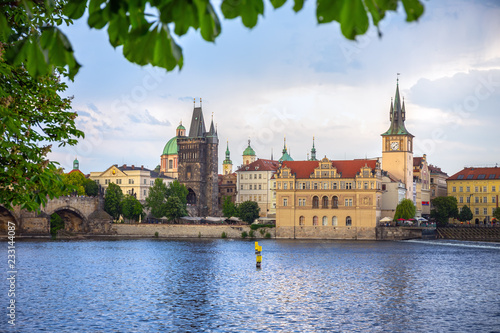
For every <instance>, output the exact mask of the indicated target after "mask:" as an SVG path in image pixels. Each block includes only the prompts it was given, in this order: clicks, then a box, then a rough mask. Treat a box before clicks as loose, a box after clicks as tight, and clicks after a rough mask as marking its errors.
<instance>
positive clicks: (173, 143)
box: [162, 125, 182, 155]
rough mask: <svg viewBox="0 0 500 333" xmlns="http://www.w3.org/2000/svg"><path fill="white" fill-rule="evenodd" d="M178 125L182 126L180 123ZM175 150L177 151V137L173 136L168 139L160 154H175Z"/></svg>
mask: <svg viewBox="0 0 500 333" xmlns="http://www.w3.org/2000/svg"><path fill="white" fill-rule="evenodd" d="M180 126H182V125H180ZM177 152H178V149H177V137H176V136H174V137H173V138H172V139H170V140H168V142H167V144H166V145H165V148H163V154H162V155H176V154H177Z"/></svg>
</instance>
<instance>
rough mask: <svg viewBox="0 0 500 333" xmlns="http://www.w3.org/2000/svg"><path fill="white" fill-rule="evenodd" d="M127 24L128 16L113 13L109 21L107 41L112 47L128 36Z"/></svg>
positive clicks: (128, 24) (120, 43) (122, 41)
mask: <svg viewBox="0 0 500 333" xmlns="http://www.w3.org/2000/svg"><path fill="white" fill-rule="evenodd" d="M129 26H130V23H129V21H128V17H127V16H124V15H115V16H114V18H113V19H112V20H111V21H110V22H109V26H108V35H109V42H110V43H111V45H112V46H113V47H117V46H119V45H122V44H123V43H124V42H125V40H126V39H127V36H128V30H129Z"/></svg>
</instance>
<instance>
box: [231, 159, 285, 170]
mask: <svg viewBox="0 0 500 333" xmlns="http://www.w3.org/2000/svg"><path fill="white" fill-rule="evenodd" d="M278 167H279V162H278V161H273V160H265V159H261V158H259V159H258V160H257V161H255V162H252V163H250V164H247V165H243V166H242V167H240V168H239V169H238V170H236V172H241V171H276V170H278Z"/></svg>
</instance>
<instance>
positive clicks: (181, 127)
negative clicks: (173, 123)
mask: <svg viewBox="0 0 500 333" xmlns="http://www.w3.org/2000/svg"><path fill="white" fill-rule="evenodd" d="M177 129H178V130H185V129H186V128H185V127H184V126H182V123H181V124H180V125H179V126H177Z"/></svg>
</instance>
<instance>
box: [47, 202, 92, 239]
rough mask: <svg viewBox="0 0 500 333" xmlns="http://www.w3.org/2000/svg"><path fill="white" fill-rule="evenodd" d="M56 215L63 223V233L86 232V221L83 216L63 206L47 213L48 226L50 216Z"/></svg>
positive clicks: (71, 208)
mask: <svg viewBox="0 0 500 333" xmlns="http://www.w3.org/2000/svg"><path fill="white" fill-rule="evenodd" d="M54 213H57V215H59V216H60V217H61V218H62V219H63V221H64V231H68V232H76V233H80V232H88V221H87V217H86V216H85V214H83V213H82V212H80V211H79V210H78V209H76V208H73V207H71V206H63V207H58V208H56V209H54V210H53V211H51V212H49V213H48V214H47V215H48V219H49V224H50V216H51V215H52V214H54Z"/></svg>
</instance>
